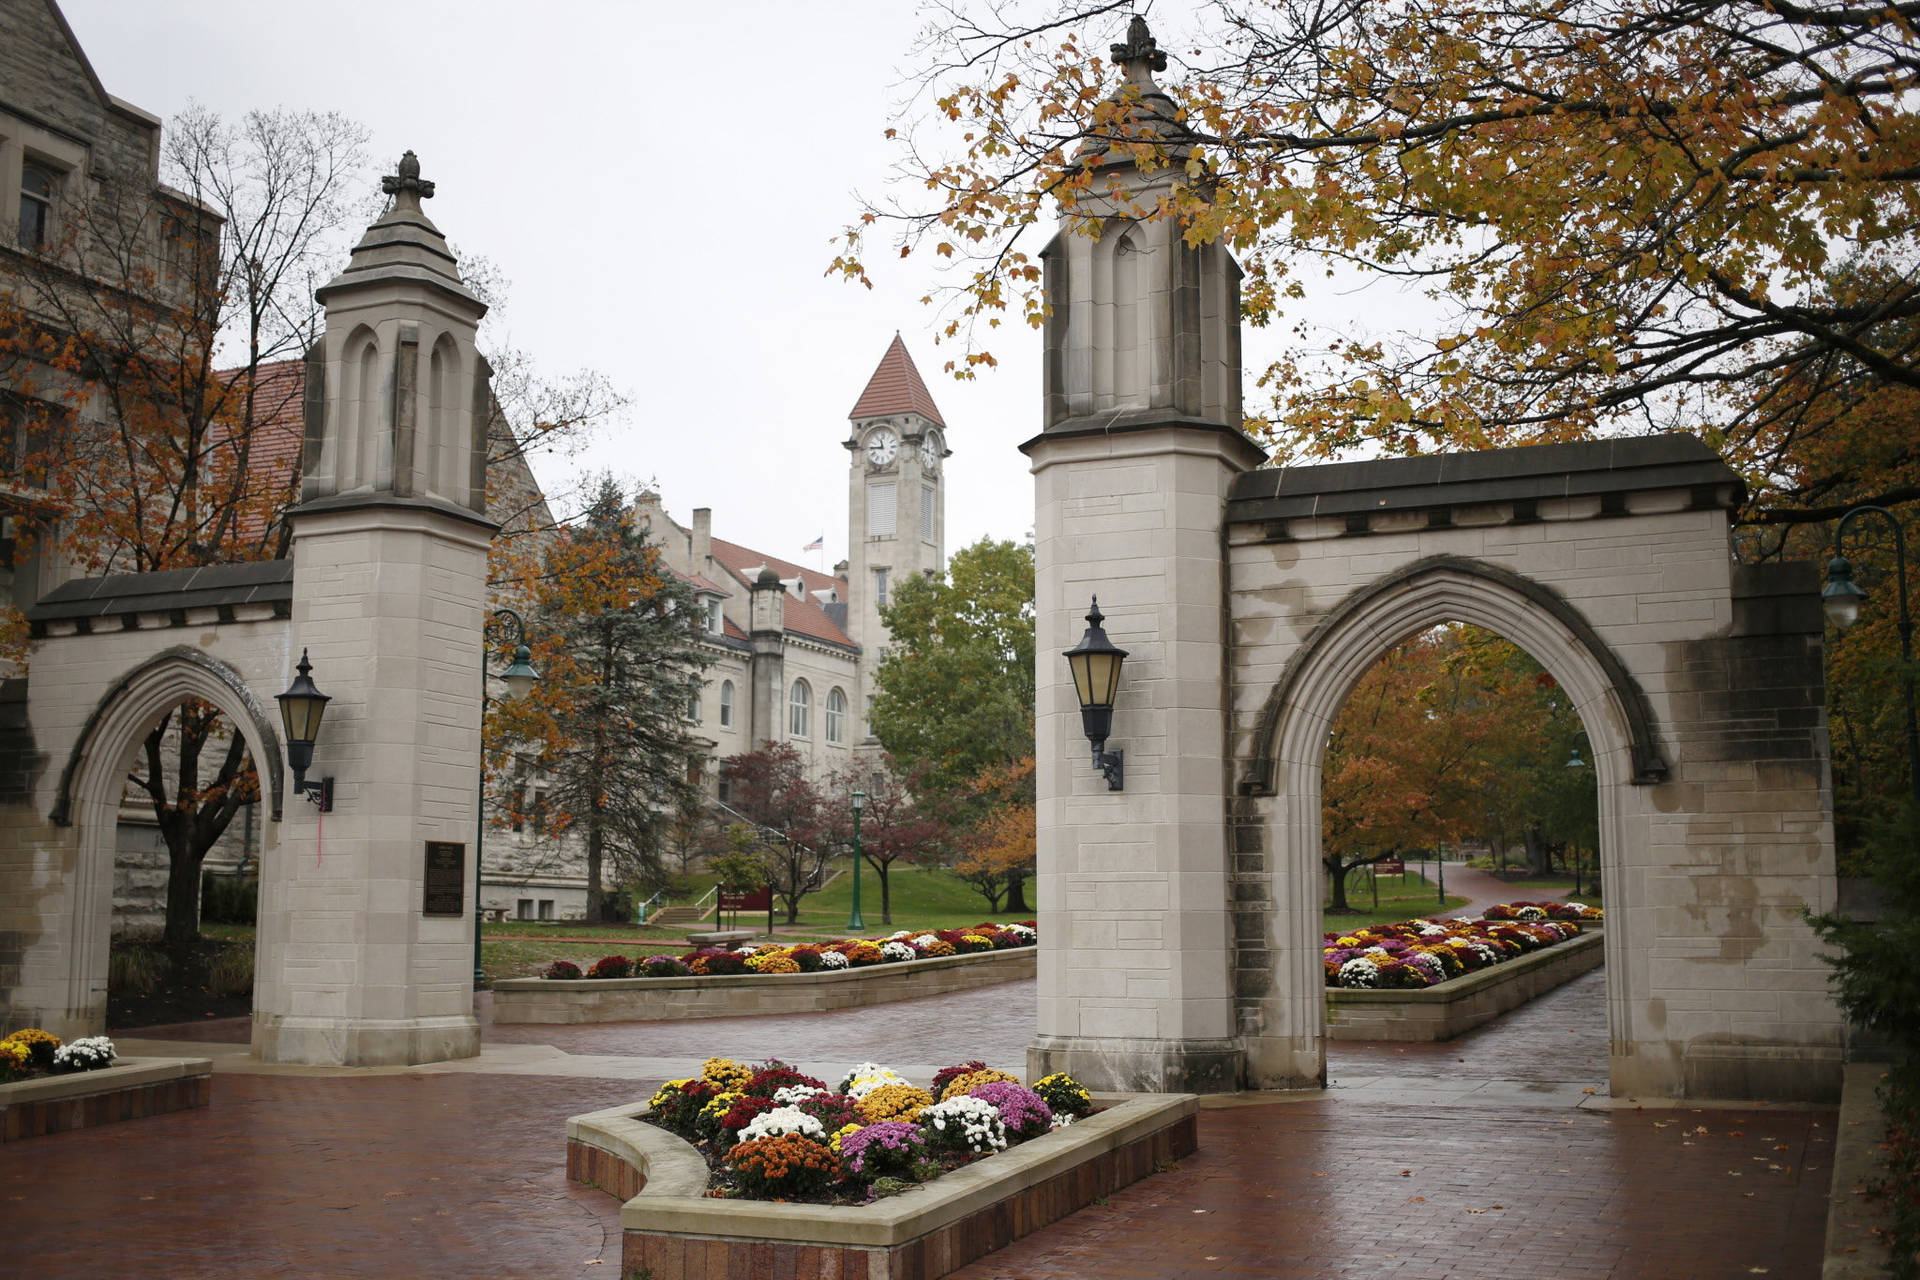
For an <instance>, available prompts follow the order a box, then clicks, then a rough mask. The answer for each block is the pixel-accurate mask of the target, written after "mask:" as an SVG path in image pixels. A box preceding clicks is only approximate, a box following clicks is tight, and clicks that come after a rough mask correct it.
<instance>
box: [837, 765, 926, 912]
mask: <svg viewBox="0 0 1920 1280" xmlns="http://www.w3.org/2000/svg"><path fill="white" fill-rule="evenodd" d="M825 790H826V794H827V795H828V796H831V797H833V799H832V801H831V802H830V803H823V804H822V805H821V807H820V822H819V825H818V827H817V828H816V829H815V836H816V838H817V839H818V841H819V842H821V843H823V844H826V845H830V846H833V847H835V848H841V849H846V850H847V851H848V852H851V851H852V849H853V805H852V802H851V799H850V797H851V796H852V794H853V792H855V791H856V790H857V791H862V792H864V793H865V808H864V811H863V812H862V813H861V815H860V853H861V856H862V857H863V858H864V859H865V860H866V863H867V865H868V866H870V867H872V868H873V873H874V875H875V876H877V877H878V878H879V881H880V922H881V923H882V924H884V925H887V926H889V927H891V926H892V924H893V882H892V873H893V868H894V866H895V864H896V863H898V864H905V865H909V866H910V865H913V864H915V863H919V862H924V861H930V860H932V859H935V858H937V857H938V856H939V855H940V853H941V851H942V849H943V848H944V847H945V841H946V837H947V827H946V824H945V823H943V822H941V821H939V820H938V819H937V818H935V817H934V816H933V814H932V812H931V811H930V810H929V809H928V808H926V807H923V806H921V805H918V804H916V803H915V801H914V795H915V792H916V788H915V786H914V783H913V781H912V780H908V781H904V782H903V781H902V780H901V778H900V776H899V773H898V772H897V765H896V763H895V761H894V760H893V759H892V758H891V757H883V758H882V759H880V760H877V761H873V762H871V763H870V764H868V765H865V766H859V765H856V766H851V767H849V768H846V769H842V770H838V771H836V772H835V773H834V775H833V776H832V777H831V778H829V779H828V780H827V785H826V788H825Z"/></svg>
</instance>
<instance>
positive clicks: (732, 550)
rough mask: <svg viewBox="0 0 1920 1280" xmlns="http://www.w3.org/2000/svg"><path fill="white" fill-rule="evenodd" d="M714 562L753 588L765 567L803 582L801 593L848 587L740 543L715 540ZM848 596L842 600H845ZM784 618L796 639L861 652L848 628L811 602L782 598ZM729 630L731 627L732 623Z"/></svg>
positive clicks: (839, 580) (790, 595)
mask: <svg viewBox="0 0 1920 1280" xmlns="http://www.w3.org/2000/svg"><path fill="white" fill-rule="evenodd" d="M712 554H713V558H714V559H715V560H717V561H719V562H720V563H721V564H722V565H724V566H725V567H726V569H727V571H728V572H729V573H731V574H733V576H734V577H736V578H738V579H739V580H740V581H741V582H744V583H746V584H747V585H748V587H749V588H751V586H752V585H753V577H752V575H753V574H754V573H757V572H758V571H759V570H760V569H761V568H762V567H765V568H768V569H771V570H773V571H774V573H775V574H776V575H778V576H779V577H780V579H781V580H782V581H786V582H791V581H792V580H793V579H795V578H798V579H800V589H801V590H802V591H805V592H807V593H809V595H810V594H811V593H812V592H815V591H842V590H843V588H845V586H846V580H845V579H844V578H836V577H834V576H832V575H831V574H826V573H821V572H820V571H818V570H817V569H809V568H807V567H806V566H805V565H798V564H795V563H793V561H791V560H782V559H780V558H779V557H777V556H769V555H763V554H761V553H760V552H758V551H755V550H753V549H752V548H750V547H743V546H741V545H740V544H739V543H737V542H728V541H727V540H726V539H724V538H715V539H713V540H712ZM844 598H845V596H844V595H843V596H842V599H844ZM781 605H782V608H783V611H784V612H783V614H782V617H781V623H782V625H783V626H784V627H785V628H786V629H787V630H788V631H791V632H793V633H794V634H795V635H802V636H806V637H807V638H808V639H810V640H821V641H825V642H826V643H827V644H834V645H840V646H842V647H843V648H847V649H852V650H854V651H856V652H857V651H858V650H859V648H860V646H859V645H857V644H855V643H854V642H853V637H852V636H850V635H848V634H847V631H846V628H845V627H842V626H841V625H840V624H838V623H836V622H835V621H834V620H833V619H832V618H830V617H828V616H827V611H826V610H825V609H822V608H821V607H820V606H819V605H817V604H815V603H814V602H813V601H812V600H811V599H806V600H797V599H795V598H794V595H793V593H792V592H791V591H787V592H783V593H782V594H781ZM728 625H729V626H731V625H732V624H731V623H729V624H728Z"/></svg>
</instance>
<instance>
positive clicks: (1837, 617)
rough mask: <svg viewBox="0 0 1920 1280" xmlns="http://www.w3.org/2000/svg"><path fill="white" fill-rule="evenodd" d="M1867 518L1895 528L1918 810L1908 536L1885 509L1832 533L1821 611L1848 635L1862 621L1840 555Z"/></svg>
mask: <svg viewBox="0 0 1920 1280" xmlns="http://www.w3.org/2000/svg"><path fill="white" fill-rule="evenodd" d="M1864 515H1877V516H1880V517H1881V518H1882V519H1884V520H1885V521H1886V522H1887V523H1888V524H1889V525H1891V526H1892V527H1893V564H1894V569H1895V574H1896V577H1897V579H1898V582H1899V585H1900V669H1901V672H1902V683H1903V684H1904V685H1905V691H1906V702H1907V782H1908V786H1909V787H1910V789H1911V790H1912V793H1913V801H1914V804H1915V806H1916V807H1920V725H1916V723H1915V720H1914V712H1913V613H1912V612H1911V611H1910V610H1909V609H1908V607H1907V535H1906V530H1905V529H1903V528H1901V527H1900V521H1899V520H1898V519H1896V518H1895V517H1894V514H1893V512H1891V511H1889V510H1887V509H1886V508H1885V507H1876V506H1873V505H1871V504H1869V505H1866V506H1859V507H1855V508H1854V509H1853V510H1851V511H1849V512H1847V514H1845V515H1843V516H1841V517H1840V523H1839V524H1838V525H1836V526H1835V527H1834V530H1833V559H1831V560H1829V561H1828V562H1827V585H1826V586H1825V587H1824V588H1822V589H1821V592H1820V607H1821V608H1822V609H1824V610H1825V611H1826V615H1827V621H1828V622H1831V623H1832V624H1833V625H1834V627H1835V628H1837V629H1838V630H1841V631H1845V630H1846V629H1847V628H1848V627H1851V626H1852V625H1853V624H1854V623H1855V622H1858V621H1859V620H1860V604H1861V602H1862V601H1864V600H1865V599H1866V598H1867V593H1866V592H1865V591H1862V590H1861V589H1860V586H1859V584H1858V583H1856V582H1854V580H1853V565H1851V564H1850V563H1848V561H1847V558H1846V556H1844V555H1843V554H1841V550H1840V547H1841V539H1842V538H1844V537H1845V536H1846V532H1847V526H1848V525H1849V524H1851V523H1852V522H1853V521H1854V520H1856V519H1857V518H1859V517H1860V516H1864Z"/></svg>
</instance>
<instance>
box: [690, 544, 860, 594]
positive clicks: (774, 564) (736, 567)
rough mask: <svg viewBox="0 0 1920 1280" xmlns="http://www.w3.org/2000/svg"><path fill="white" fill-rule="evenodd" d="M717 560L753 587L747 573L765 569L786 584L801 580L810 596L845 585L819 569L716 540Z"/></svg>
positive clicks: (715, 554)
mask: <svg viewBox="0 0 1920 1280" xmlns="http://www.w3.org/2000/svg"><path fill="white" fill-rule="evenodd" d="M713 558H714V559H715V560H718V561H719V562H720V563H721V564H723V565H725V566H727V568H729V569H731V570H732V571H733V572H734V574H735V575H737V576H738V577H739V578H740V579H741V581H743V582H746V583H748V584H749V585H751V584H752V579H751V578H749V577H748V576H747V571H748V570H750V569H755V570H757V569H759V568H760V567H761V566H763V565H764V566H765V567H767V568H769V569H771V570H773V571H774V572H775V573H776V574H778V575H779V576H780V578H781V580H782V581H784V582H791V581H793V580H794V579H795V578H799V579H801V581H802V582H803V583H804V584H805V588H804V589H805V590H807V591H809V592H813V591H838V590H840V589H841V587H842V586H844V585H845V584H844V583H843V582H842V580H841V579H839V578H836V577H834V576H833V575H832V574H830V573H821V572H820V571H819V570H818V569H809V568H807V567H806V566H805V565H801V564H795V563H794V562H793V561H791V560H782V559H780V558H779V557H778V556H770V555H767V554H765V553H764V552H760V551H755V550H753V548H751V547H743V546H741V545H740V544H739V543H737V542H728V541H727V540H726V539H724V538H715V539H713Z"/></svg>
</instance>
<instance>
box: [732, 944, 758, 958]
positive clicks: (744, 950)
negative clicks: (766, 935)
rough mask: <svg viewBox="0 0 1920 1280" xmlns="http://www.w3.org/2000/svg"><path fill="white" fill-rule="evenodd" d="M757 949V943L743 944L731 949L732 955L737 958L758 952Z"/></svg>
mask: <svg viewBox="0 0 1920 1280" xmlns="http://www.w3.org/2000/svg"><path fill="white" fill-rule="evenodd" d="M759 949H760V945H759V944H758V943H755V942H743V943H741V944H740V945H739V946H737V947H735V948H734V949H733V954H735V955H737V956H750V955H752V954H753V953H754V952H756V951H758V950H759Z"/></svg>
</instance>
